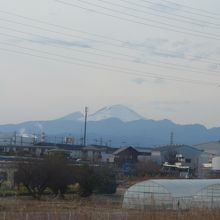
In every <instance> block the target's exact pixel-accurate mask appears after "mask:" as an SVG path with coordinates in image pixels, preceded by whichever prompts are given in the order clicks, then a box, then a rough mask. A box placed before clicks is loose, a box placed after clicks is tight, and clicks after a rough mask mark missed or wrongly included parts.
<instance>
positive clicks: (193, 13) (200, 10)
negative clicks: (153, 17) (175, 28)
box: [139, 0, 219, 20]
mask: <svg viewBox="0 0 220 220" xmlns="http://www.w3.org/2000/svg"><path fill="white" fill-rule="evenodd" d="M139 1H142V2H147V3H150V4H155V2H152V1H149V0H139ZM163 1H164V2H167V3H171V4H174V5H178V6H181V7H185V8H190V9H193V10H196V11H199V12H204V11H205V10H203V9H197V8H194V7H190V6H186V5H183V4H179V3H174V2H171V1H167V0H163ZM161 4H162V5H164V3H161ZM164 6H165V7H166V8H170V9H176V8H175V7H172V6H168V5H164ZM181 10H182V11H183V12H186V13H188V14H192V15H198V16H202V17H207V18H211V19H215V20H216V19H218V18H216V17H213V16H211V15H213V14H215V15H216V16H219V14H216V13H214V12H209V11H206V13H208V14H209V15H204V14H201V13H196V12H191V11H189V10H185V9H181ZM210 14H211V15H210Z"/></svg>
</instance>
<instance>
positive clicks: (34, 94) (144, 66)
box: [0, 0, 220, 128]
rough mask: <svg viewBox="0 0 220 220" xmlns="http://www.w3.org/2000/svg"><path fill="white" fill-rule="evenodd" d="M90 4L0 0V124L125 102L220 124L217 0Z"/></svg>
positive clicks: (148, 114)
mask: <svg viewBox="0 0 220 220" xmlns="http://www.w3.org/2000/svg"><path fill="white" fill-rule="evenodd" d="M86 2H88V1H79V0H75V1H70V0H62V1H59V0H57V1H56V0H46V1H45V0H38V1H29V0H20V1H13V0H7V1H3V0H0V6H1V10H0V38H1V41H0V44H1V45H0V65H1V71H0V101H1V108H0V124H8V123H18V122H24V121H33V120H36V121H37V120H50V119H51V120H52V119H56V118H60V117H62V116H65V115H67V114H69V113H72V112H76V111H81V112H83V111H84V107H85V106H88V107H89V112H90V113H94V112H95V111H97V110H98V109H101V108H103V107H104V106H109V105H114V104H122V105H125V106H127V107H129V108H131V109H133V110H134V111H135V112H137V113H138V114H140V115H142V116H143V117H145V118H147V119H154V120H162V119H169V120H172V121H173V122H175V123H180V124H195V123H196V124H203V125H205V126H206V127H208V128H210V127H220V117H219V112H220V102H219V100H220V87H219V85H220V65H219V64H220V62H219V61H220V46H219V45H220V44H219V41H220V28H219V27H220V22H219V20H220V19H219V18H220V13H219V11H220V2H219V1H218V0H213V1H212V4H210V2H209V1H205V0H203V1H201V0H191V1H189V0H182V1H180V0H176V1H175V3H174V0H170V1H161V0H156V1H143V0H138V1H131V0H129V1H127V0H120V1H117V0H112V1H110V0H106V1H101V0H94V1H93V2H92V4H93V5H91V2H90V4H88V3H86ZM126 2H127V3H126ZM128 2H130V3H128ZM147 2H148V3H147ZM149 2H152V3H149ZM125 3H126V4H125ZM71 4H75V6H74V5H71ZM97 5H98V6H97ZM140 5H143V6H144V7H140ZM185 6H187V7H185ZM83 8H84V9H83ZM196 9H197V10H196ZM117 11H120V13H118V12H117ZM106 14H111V15H112V16H109V15H106ZM119 17H120V18H119ZM171 29H172V30H171Z"/></svg>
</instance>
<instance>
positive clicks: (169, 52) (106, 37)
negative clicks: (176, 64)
mask: <svg viewBox="0 0 220 220" xmlns="http://www.w3.org/2000/svg"><path fill="white" fill-rule="evenodd" d="M0 13H4V14H8V15H11V16H14V17H18V18H22V19H25V20H29V21H33V22H37V23H41V24H46V25H50V26H53V27H56V28H61V29H64V30H70V31H73V32H78V33H84V34H88V35H91V36H95V37H99V38H103V39H105V40H106V39H108V40H112V41H115V42H119V43H122V45H117V44H110V43H106V42H103V41H97V40H96V42H98V43H106V44H110V45H112V46H117V47H121V48H128V49H131V50H137V51H141V52H143V51H142V50H140V49H138V48H131V47H129V46H127V45H126V44H128V42H126V41H123V40H120V39H115V38H109V37H108V36H104V35H99V34H94V33H89V32H86V31H82V30H78V29H73V28H69V27H64V26H61V25H57V24H52V23H48V22H45V21H42V20H38V19H33V18H30V17H26V16H22V15H18V14H15V13H11V12H6V11H2V10H0ZM0 20H3V21H6V22H9V23H15V24H19V25H23V26H28V27H32V28H40V29H41V30H42V29H43V30H44V31H49V32H51V30H50V29H45V28H41V27H37V26H34V25H29V24H24V23H21V22H17V21H12V20H8V19H2V18H0ZM52 32H53V31H52ZM53 33H54V32H53ZM58 33H59V34H62V35H64V36H69V35H66V34H65V33H63V32H62V33H61V32H58ZM74 37H77V38H80V37H78V36H74ZM81 38H82V37H81ZM85 39H86V40H94V39H91V38H85ZM99 50H100V49H99ZM156 52H157V53H165V54H162V55H169V56H175V54H173V51H170V50H161V49H160V51H159V52H158V51H156ZM113 53H115V52H113ZM123 56H126V55H125V54H123ZM187 57H190V58H193V59H198V58H199V59H202V62H207V63H210V64H216V63H211V62H209V61H214V62H219V60H214V59H209V58H202V57H196V56H192V55H187ZM181 59H186V58H185V57H182V58H181ZM206 60H207V61H206ZM197 61H198V60H197ZM217 64H218V63H217Z"/></svg>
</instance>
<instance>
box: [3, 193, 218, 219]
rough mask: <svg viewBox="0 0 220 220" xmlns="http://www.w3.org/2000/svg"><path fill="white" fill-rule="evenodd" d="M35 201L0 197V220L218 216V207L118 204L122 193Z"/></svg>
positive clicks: (215, 217) (216, 217)
mask: <svg viewBox="0 0 220 220" xmlns="http://www.w3.org/2000/svg"><path fill="white" fill-rule="evenodd" d="M43 199H44V200H43V201H36V200H33V199H31V198H30V197H20V198H16V197H11V198H2V199H1V200H0V220H105V219H106V220H176V219H180V220H207V219H209V220H217V219H218V220H219V219H220V210H217V209H216V210H209V209H192V210H188V211H165V210H164V211H150V210H148V211H139V210H126V209H122V208H121V201H122V200H121V197H117V196H97V195H96V196H92V197H90V198H83V199H81V198H71V197H69V198H67V199H66V200H58V199H54V200H51V199H50V200H47V198H46V197H45V198H43Z"/></svg>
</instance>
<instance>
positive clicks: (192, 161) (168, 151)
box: [151, 145, 203, 170]
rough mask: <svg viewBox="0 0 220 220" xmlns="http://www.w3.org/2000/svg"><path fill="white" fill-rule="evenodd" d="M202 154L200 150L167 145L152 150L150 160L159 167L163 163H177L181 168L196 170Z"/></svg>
mask: <svg viewBox="0 0 220 220" xmlns="http://www.w3.org/2000/svg"><path fill="white" fill-rule="evenodd" d="M202 153H203V151H202V150H200V149H197V148H194V147H191V146H188V145H167V146H162V147H157V148H154V149H153V150H152V152H151V159H152V160H153V161H155V162H157V163H158V164H160V165H162V164H164V163H165V162H167V163H168V164H175V163H176V162H178V163H179V164H181V165H182V166H189V167H190V168H191V169H195V170H198V167H199V166H200V164H199V158H200V155H201V154H202Z"/></svg>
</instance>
